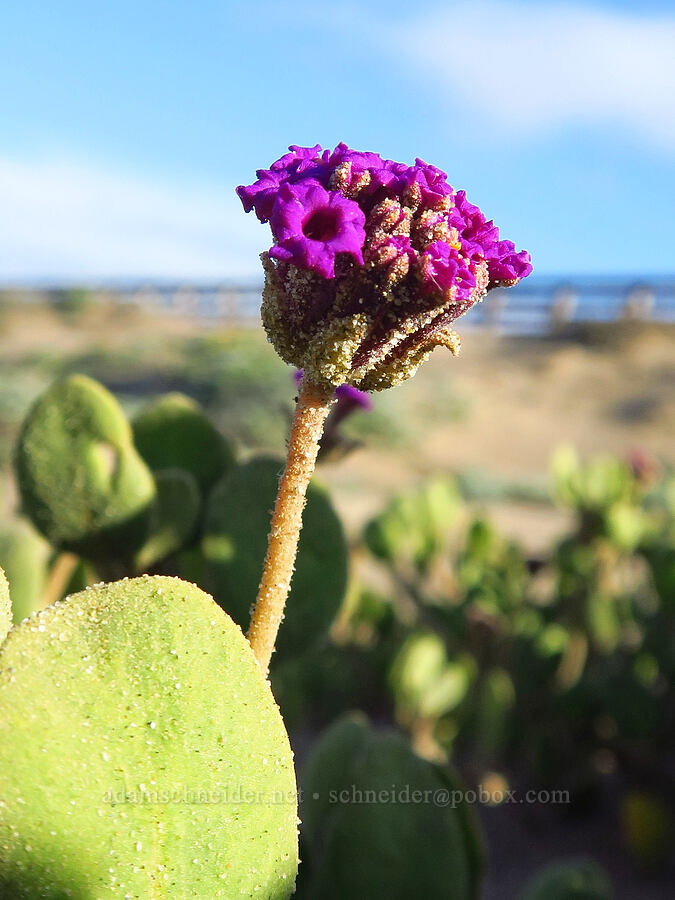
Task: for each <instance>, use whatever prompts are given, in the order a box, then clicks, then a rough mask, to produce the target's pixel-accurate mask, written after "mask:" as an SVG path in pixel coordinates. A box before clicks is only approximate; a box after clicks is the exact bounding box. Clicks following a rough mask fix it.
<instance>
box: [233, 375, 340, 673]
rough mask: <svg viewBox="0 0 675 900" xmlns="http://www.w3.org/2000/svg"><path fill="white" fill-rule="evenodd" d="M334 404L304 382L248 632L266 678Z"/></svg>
mask: <svg viewBox="0 0 675 900" xmlns="http://www.w3.org/2000/svg"><path fill="white" fill-rule="evenodd" d="M332 403H333V391H332V389H325V388H322V387H318V386H317V385H315V384H313V383H312V382H311V381H307V380H306V379H303V382H302V384H301V386H300V394H299V396H298V400H297V405H296V409H295V417H294V419H293V427H292V429H291V436H290V439H289V443H288V459H287V461H286V468H285V469H284V473H283V475H282V476H281V480H280V482H279V492H278V494H277V500H276V504H275V507H274V514H273V515H272V523H271V526H270V533H269V538H268V543H267V555H266V556H265V565H264V568H263V574H262V580H261V582H260V588H259V589H258V598H257V600H256V605H255V609H254V610H253V616H252V618H251V625H250V627H249V630H248V639H249V642H250V644H251V647H253V652H254V653H255V655H256V658H257V660H258V663H259V664H260V668H261V669H262V670H263V672H265V674H267V671H268V669H269V664H270V659H271V658H272V653H273V652H274V642H275V641H276V637H277V632H278V631H279V626H280V625H281V621H282V619H283V616H284V606H285V604H286V597H287V596H288V592H289V589H290V586H291V578H292V576H293V568H294V565H295V556H296V553H297V550H298V539H299V537H300V529H301V527H302V511H303V509H304V507H305V496H306V494H307V486H308V485H309V482H310V479H311V477H312V473H313V472H314V466H315V464H316V455H317V453H318V451H319V441H320V440H321V435H322V434H323V426H324V422H325V421H326V416H327V415H328V412H329V410H330V407H331V405H332Z"/></svg>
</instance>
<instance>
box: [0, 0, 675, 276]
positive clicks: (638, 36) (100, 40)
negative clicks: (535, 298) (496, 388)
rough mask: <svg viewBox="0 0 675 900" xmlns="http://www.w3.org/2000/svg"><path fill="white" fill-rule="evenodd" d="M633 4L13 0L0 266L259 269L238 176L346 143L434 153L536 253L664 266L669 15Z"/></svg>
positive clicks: (1, 117)
mask: <svg viewBox="0 0 675 900" xmlns="http://www.w3.org/2000/svg"><path fill="white" fill-rule="evenodd" d="M413 6H414V7H415V9H414V10H413ZM636 7H637V5H636V4H635V3H628V2H622V0H616V2H609V0H606V2H597V3H593V4H590V3H583V2H574V3H571V2H569V3H568V2H559V3H544V2H539V3H531V2H521V0H467V2H457V3H448V2H446V3H437V2H426V0H421V2H419V3H417V4H411V3H409V2H406V3H404V2H399V0H389V2H383V0H370V2H369V0H365V2H363V3H354V4H350V2H346V3H341V4H325V3H316V2H313V3H306V2H304V0H299V2H293V3H290V2H275V3H271V2H270V3H267V2H255V0H249V2H248V3H246V4H244V3H243V2H242V3H230V2H216V0H209V2H204V0H194V2H192V3H190V4H188V3H185V2H170V0H165V2H162V3H159V2H143V0H140V2H139V0H136V2H129V0H117V2H116V3H114V4H101V3H96V4H94V3H91V2H75V0H71V2H59V0H54V2H48V0H43V2H35V0H22V2H21V3H13V4H10V5H8V6H7V7H6V8H5V9H4V11H3V14H2V27H1V28H0V77H1V79H2V81H1V83H2V85H3V91H2V95H1V96H0V281H4V282H7V281H22V280H24V281H25V280H28V281H32V280H42V279H56V280H58V279H75V280H105V279H108V278H153V279H175V278H179V279H186V280H208V279H214V278H223V277H235V278H255V277H256V276H257V274H258V271H259V263H258V260H257V253H258V252H259V251H260V250H262V249H265V247H266V246H268V245H269V240H268V234H267V229H266V228H264V227H262V226H259V225H258V224H257V223H256V221H255V220H254V219H253V218H252V216H245V215H244V214H243V212H242V211H241V208H240V207H239V205H238V201H237V199H236V197H235V196H234V193H233V190H234V187H235V186H236V185H237V184H239V183H241V182H249V181H251V180H253V178H254V172H255V169H256V168H259V167H264V166H267V165H269V163H270V162H271V161H272V160H273V159H275V158H276V157H277V156H279V155H281V154H282V153H283V152H284V150H285V148H286V146H287V145H288V144H289V143H300V144H304V143H307V144H314V143H317V142H318V143H321V144H322V145H324V146H332V145H334V144H335V143H337V142H338V141H340V140H344V141H346V142H347V143H349V144H350V145H351V146H354V147H356V148H358V149H367V150H376V151H378V152H380V153H382V154H383V155H386V156H389V157H391V158H394V159H400V160H410V161H412V159H414V157H415V156H421V157H422V158H424V159H426V160H428V161H429V162H433V163H434V164H436V165H439V166H440V167H441V168H443V169H445V170H446V171H447V172H448V174H449V181H450V183H451V184H453V185H454V186H455V187H457V188H459V187H463V188H465V189H466V190H467V192H468V194H469V197H470V198H471V199H472V200H473V201H474V202H477V203H478V204H480V205H481V206H482V207H483V209H484V210H485V211H486V213H488V215H490V216H492V217H494V219H495V221H496V222H497V223H498V224H499V225H500V227H501V231H502V235H503V236H504V237H508V238H511V239H513V240H514V241H515V242H516V243H517V244H518V246H520V247H526V248H527V249H529V250H530V251H531V253H532V256H533V262H534V264H535V268H536V270H537V271H538V272H539V273H540V274H571V273H603V274H604V273H611V274H631V275H633V274H643V275H650V274H657V273H660V274H663V273H672V272H673V271H675V259H674V251H673V248H674V247H675V214H674V213H675V211H674V209H673V206H674V203H673V198H674V196H675V62H674V59H675V55H674V54H673V49H672V48H673V47H674V46H675V12H674V11H673V6H672V3H665V2H642V3H641V4H640V7H639V10H638V9H637V8H636Z"/></svg>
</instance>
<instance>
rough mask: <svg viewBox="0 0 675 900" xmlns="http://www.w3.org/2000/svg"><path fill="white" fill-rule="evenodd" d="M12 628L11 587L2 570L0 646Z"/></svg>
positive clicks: (0, 579)
mask: <svg viewBox="0 0 675 900" xmlns="http://www.w3.org/2000/svg"><path fill="white" fill-rule="evenodd" d="M11 627H12V604H11V603H10V600H9V585H8V584H7V579H6V578H5V573H4V572H3V571H2V569H1V568H0V644H1V643H2V642H3V641H4V639H5V638H6V637H7V632H8V631H9V629H10V628H11Z"/></svg>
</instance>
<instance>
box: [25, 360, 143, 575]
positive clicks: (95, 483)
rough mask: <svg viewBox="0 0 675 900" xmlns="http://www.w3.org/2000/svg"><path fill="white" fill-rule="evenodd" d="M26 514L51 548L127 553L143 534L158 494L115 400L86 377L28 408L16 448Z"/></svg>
mask: <svg viewBox="0 0 675 900" xmlns="http://www.w3.org/2000/svg"><path fill="white" fill-rule="evenodd" d="M16 470H17V476H18V481H19V488H20V490H21V498H22V501H23V505H24V508H25V511H26V512H27V513H28V515H29V516H30V518H31V519H32V521H33V523H34V524H35V526H36V527H37V528H38V530H39V531H41V532H42V533H43V534H44V535H45V536H46V537H47V538H48V540H49V541H50V542H51V543H52V544H53V545H54V546H56V547H60V548H65V549H68V550H73V551H75V552H77V553H82V554H83V555H85V556H92V557H99V556H103V557H107V556H108V555H109V554H110V553H111V552H113V546H114V552H115V554H116V555H117V556H119V555H120V554H124V553H126V552H127V551H128V550H130V549H131V548H133V547H134V546H135V545H137V544H138V543H140V541H141V540H142V539H143V537H144V536H145V531H146V528H147V520H148V515H149V510H150V507H151V504H152V501H153V499H154V495H155V485H154V481H153V478H152V475H151V473H150V471H149V470H148V468H147V466H146V465H145V463H144V462H143V460H142V459H141V458H140V456H139V455H138V453H137V452H136V449H135V448H134V445H133V442H132V436H131V428H130V427H129V424H128V422H127V420H126V419H125V417H124V414H123V413H122V410H121V409H120V407H119V405H118V403H117V401H116V400H115V398H114V397H113V396H112V394H110V393H109V392H108V391H107V390H106V389H105V388H104V387H102V386H101V385H100V384H98V383H97V382H95V381H92V380H91V379H90V378H86V377H84V376H83V375H73V376H70V377H68V378H65V379H63V380H62V381H58V382H56V384H54V385H52V387H50V388H49V390H47V391H46V392H45V393H44V394H43V395H42V396H41V397H40V398H38V400H37V401H36V403H35V404H34V405H33V407H32V408H31V410H30V411H29V413H28V415H27V417H26V419H25V421H24V424H23V428H22V430H21V435H20V437H19V442H18V445H17V449H16Z"/></svg>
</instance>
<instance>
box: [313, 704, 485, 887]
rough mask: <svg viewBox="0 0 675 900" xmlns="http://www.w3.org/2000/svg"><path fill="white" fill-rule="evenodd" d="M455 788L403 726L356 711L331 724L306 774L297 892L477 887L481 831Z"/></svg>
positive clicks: (320, 741)
mask: <svg viewBox="0 0 675 900" xmlns="http://www.w3.org/2000/svg"><path fill="white" fill-rule="evenodd" d="M454 790H455V787H454V781H453V780H452V779H450V780H449V779H448V777H446V773H445V771H444V770H443V769H441V768H440V767H439V766H436V765H434V764H432V763H430V762H427V761H426V760H423V759H420V758H419V757H418V756H416V755H415V754H414V753H413V752H412V751H411V750H410V748H409V747H408V745H407V743H406V742H405V741H404V740H403V739H402V738H401V737H399V736H398V735H395V734H390V733H378V732H376V731H374V730H372V729H371V728H370V727H369V726H368V725H367V724H365V723H363V722H359V721H344V720H343V721H340V722H338V723H336V724H335V725H333V726H332V727H331V728H330V729H329V730H328V731H327V732H326V733H325V734H324V735H323V736H322V737H321V738H320V740H319V741H318V744H317V745H316V748H315V749H314V751H313V753H312V755H311V757H310V759H309V760H308V763H307V766H306V769H305V773H304V778H303V802H302V807H301V818H302V821H303V823H304V824H303V840H304V842H305V844H306V850H305V856H304V857H303V863H304V865H305V866H307V871H306V872H305V873H304V876H303V878H302V889H301V890H300V891H299V896H300V897H307V898H311V900H332V898H336V900H337V898H341V900H342V898H345V897H367V898H368V900H379V898H391V897H448V896H451V897H452V898H453V900H464V898H474V897H476V896H477V893H478V880H479V877H480V876H479V869H480V867H481V864H480V862H479V851H478V840H477V838H476V836H475V834H474V833H470V832H472V831H473V828H474V825H473V823H471V822H470V821H469V817H468V816H467V815H466V814H465V813H466V810H461V811H460V809H459V806H460V804H462V803H463V801H461V800H460V796H461V792H460V791H459V790H457V792H456V793H454V794H453V791H454ZM449 886H451V888H450V887H449Z"/></svg>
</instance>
